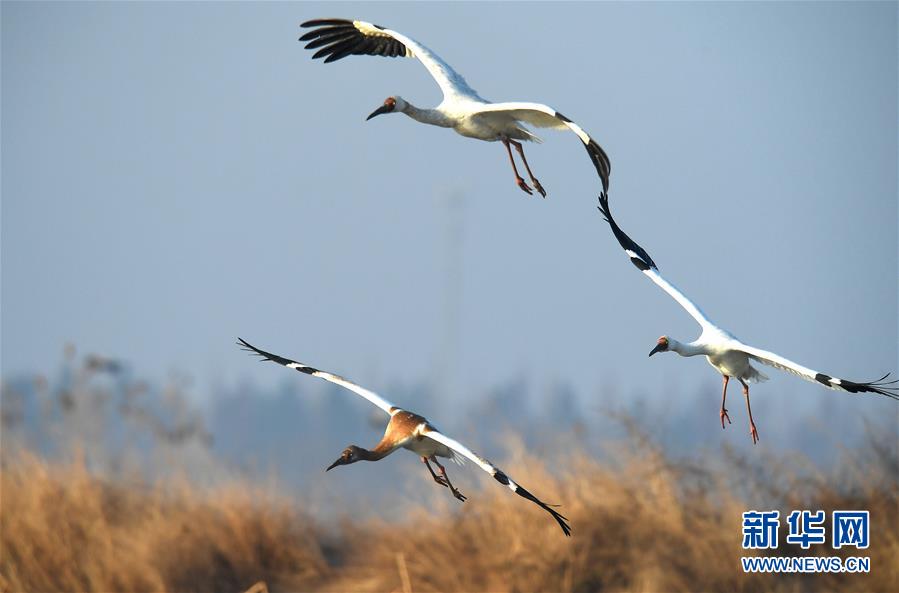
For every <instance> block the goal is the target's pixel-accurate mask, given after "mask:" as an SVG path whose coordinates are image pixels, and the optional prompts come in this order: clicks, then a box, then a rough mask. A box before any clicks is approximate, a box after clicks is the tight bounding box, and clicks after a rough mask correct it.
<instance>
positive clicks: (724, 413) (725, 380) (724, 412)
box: [720, 375, 731, 429]
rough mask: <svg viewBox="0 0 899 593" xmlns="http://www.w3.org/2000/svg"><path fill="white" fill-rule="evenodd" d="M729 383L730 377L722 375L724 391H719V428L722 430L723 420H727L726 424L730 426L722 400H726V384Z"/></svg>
mask: <svg viewBox="0 0 899 593" xmlns="http://www.w3.org/2000/svg"><path fill="white" fill-rule="evenodd" d="M728 381H730V377H728V376H727V375H724V389H723V390H722V391H721V413H720V416H721V428H722V429H723V428H724V419H725V418H727V423H728V424H730V423H731V421H730V416H728V415H727V408H725V407H724V400H726V399H727V382H728Z"/></svg>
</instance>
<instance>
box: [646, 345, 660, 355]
mask: <svg viewBox="0 0 899 593" xmlns="http://www.w3.org/2000/svg"><path fill="white" fill-rule="evenodd" d="M656 352H662V345H661V344H656V347H655V348H653V349H652V352H650V353H649V355H650V356H652V355H653V354H655V353H656Z"/></svg>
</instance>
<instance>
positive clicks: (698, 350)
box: [668, 338, 708, 356]
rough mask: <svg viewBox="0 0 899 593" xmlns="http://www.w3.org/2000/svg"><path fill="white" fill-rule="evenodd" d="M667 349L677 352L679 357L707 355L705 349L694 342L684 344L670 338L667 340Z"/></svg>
mask: <svg viewBox="0 0 899 593" xmlns="http://www.w3.org/2000/svg"><path fill="white" fill-rule="evenodd" d="M668 349H669V350H671V351H673V352H677V353H678V354H680V355H681V356H700V355H703V354H708V353H707V352H706V349H705V347H704V346H702V345H701V344H697V343H696V342H690V343H689V344H684V343H683V342H678V341H677V340H672V339H670V338H669V339H668Z"/></svg>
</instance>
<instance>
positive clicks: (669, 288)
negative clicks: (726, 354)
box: [629, 254, 724, 333]
mask: <svg viewBox="0 0 899 593" xmlns="http://www.w3.org/2000/svg"><path fill="white" fill-rule="evenodd" d="M629 255H630V254H629ZM643 273H644V274H646V275H647V276H649V279H650V280H652V281H653V282H655V283H656V284H657V285H658V286H659V287H660V288H661V289H662V290H664V291H665V292H667V293H668V294H669V295H670V296H671V298H673V299H674V300H675V301H677V303H678V304H679V305H680V306H681V307H683V308H684V309H685V310H686V311H687V313H689V314H690V316H691V317H692V318H693V319H695V320H696V322H697V323H699V325H700V326H701V327H702V329H703V331H705V330H713V331H717V332H722V333H724V332H723V330H721V329H720V328H719V327H718V326H716V325H715V324H714V323H712V322H711V321H710V320H709V318H708V317H706V314H705V313H703V312H702V309H700V308H699V307H698V306H697V305H696V303H694V302H693V301H691V300H690V299H688V298H687V296H686V295H685V294H684V293H682V292H681V291H680V290H679V289H678V288H677V287H675V286H674V285H673V284H671V283H670V282H668V281H667V280H666V279H665V278H664V277H663V276H662V275H661V274H659V270H658V269H657V268H649V269H648V270H643Z"/></svg>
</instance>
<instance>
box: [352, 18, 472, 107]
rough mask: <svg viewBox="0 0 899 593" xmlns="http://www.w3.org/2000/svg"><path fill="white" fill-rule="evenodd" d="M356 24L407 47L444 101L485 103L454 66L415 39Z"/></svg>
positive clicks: (364, 30) (360, 22)
mask: <svg viewBox="0 0 899 593" xmlns="http://www.w3.org/2000/svg"><path fill="white" fill-rule="evenodd" d="M354 24H355V25H356V27H357V28H359V29H360V30H361V31H363V32H364V33H366V34H368V30H367V29H362V28H361V27H360V25H364V26H367V27H369V28H370V30H373V31H377V32H378V33H380V34H387V35H390V36H391V37H393V38H394V39H396V40H397V41H399V42H400V43H402V44H403V45H405V46H406V49H407V50H408V52H411V55H409V53H408V52H407V54H406V57H407V58H418V61H419V62H421V63H422V64H423V65H424V67H425V68H427V69H428V72H429V73H430V75H431V77H432V78H433V79H434V81H435V82H436V83H437V85H438V86H439V87H440V90H441V91H443V99H444V100H446V99H450V98H453V97H464V98H468V99H472V100H475V101H484V99H482V98H481V97H480V96H479V95H478V93H477V91H475V90H474V89H473V88H471V87H470V86H468V83H467V82H465V79H464V78H463V77H462V75H461V74H459V73H458V72H456V71H455V70H453V68H452V66H450V65H449V64H447V63H446V62H444V61H443V59H442V58H441V57H440V56H438V55H437V54H435V53H434V52H433V51H431V50H430V49H428V48H427V47H425V46H424V45H422V44H420V43H419V42H417V41H415V40H414V39H412V38H410V37H406V36H405V35H403V34H402V33H399V32H397V31H392V30H390V29H378V28H377V27H375V26H374V25H372V24H371V23H366V22H363V21H355V22H354Z"/></svg>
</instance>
